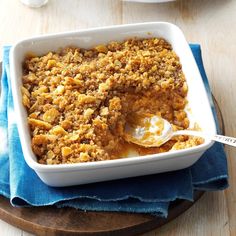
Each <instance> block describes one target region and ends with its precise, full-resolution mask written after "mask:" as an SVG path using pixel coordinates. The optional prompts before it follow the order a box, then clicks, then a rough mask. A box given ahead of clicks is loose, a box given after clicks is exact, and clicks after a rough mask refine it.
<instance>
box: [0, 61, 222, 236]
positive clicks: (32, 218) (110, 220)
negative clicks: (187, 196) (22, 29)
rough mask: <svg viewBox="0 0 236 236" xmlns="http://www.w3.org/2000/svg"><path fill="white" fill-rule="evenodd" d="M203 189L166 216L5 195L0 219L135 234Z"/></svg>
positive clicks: (33, 227)
mask: <svg viewBox="0 0 236 236" xmlns="http://www.w3.org/2000/svg"><path fill="white" fill-rule="evenodd" d="M0 75H1V63H0ZM214 103H215V106H216V110H217V115H218V119H219V123H220V128H221V130H222V133H224V130H225V127H224V122H223V118H222V114H221V111H220V109H219V106H218V104H217V102H216V100H215V99H214ZM203 193H204V192H201V191H195V193H194V202H190V201H185V200H177V201H175V202H173V203H171V205H170V208H169V214H168V218H167V219H163V218H160V217H155V216H151V215H150V214H131V213H119V212H90V211H88V212H84V211H79V210H76V209H73V208H61V209H59V208H56V207H53V206H51V207H29V208H16V207H12V206H11V204H10V202H9V200H8V199H6V198H4V197H2V196H0V219H2V220H4V221H6V222H7V223H9V224H12V225H14V226H16V227H18V228H21V229H23V230H25V231H28V232H31V233H34V234H37V235H47V236H50V235H63V236H64V235H65V236H66V235H137V234H141V233H144V232H147V231H149V230H152V229H154V228H157V227H160V226H162V225H164V224H166V223H168V222H169V221H171V220H173V219H174V218H176V217H177V216H179V215H180V214H181V213H183V212H185V211H186V210H187V209H189V208H190V207H191V206H192V205H193V204H194V203H195V202H196V201H197V200H198V199H199V198H200V197H201V196H202V195H203Z"/></svg>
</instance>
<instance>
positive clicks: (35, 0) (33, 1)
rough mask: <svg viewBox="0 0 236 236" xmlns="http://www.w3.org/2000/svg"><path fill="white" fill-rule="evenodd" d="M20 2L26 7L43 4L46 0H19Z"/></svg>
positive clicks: (36, 6)
mask: <svg viewBox="0 0 236 236" xmlns="http://www.w3.org/2000/svg"><path fill="white" fill-rule="evenodd" d="M21 2H22V3H23V4H25V5H26V6H28V7H34V8H38V7H42V6H43V5H45V4H46V3H47V2H48V0H21Z"/></svg>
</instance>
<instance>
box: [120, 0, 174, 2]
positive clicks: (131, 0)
mask: <svg viewBox="0 0 236 236" xmlns="http://www.w3.org/2000/svg"><path fill="white" fill-rule="evenodd" d="M123 1H124V2H142V3H163V2H174V1H175V0H123Z"/></svg>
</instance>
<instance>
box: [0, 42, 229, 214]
mask: <svg viewBox="0 0 236 236" xmlns="http://www.w3.org/2000/svg"><path fill="white" fill-rule="evenodd" d="M190 47H191V49H192V52H193V55H194V57H195V59H196V61H197V64H198V67H199V70H200V72H201V75H202V79H203V81H204V83H205V86H206V89H207V91H208V95H209V99H210V102H211V105H212V109H213V111H214V113H215V110H214V105H213V102H212V97H211V93H210V88H209V84H208V81H207V77H206V74H205V71H204V68H203V63H202V58H201V49H200V46H199V45H190ZM9 50H10V47H4V48H3V52H4V55H3V73H2V80H1V88H2V89H1V98H0V137H1V141H0V194H1V195H3V196H5V197H7V198H9V199H10V202H11V204H12V205H13V206H47V205H56V206H57V207H63V206H70V207H74V208H78V209H82V210H95V211H124V212H136V213H138V212H140V213H152V214H156V215H158V216H162V217H167V215H168V206H169V204H170V202H171V201H174V200H176V199H187V200H193V191H194V190H196V189H198V190H206V191H215V190H222V189H225V188H226V187H227V186H228V173H227V162H226V156H225V152H224V149H223V147H222V145H221V144H219V143H215V144H214V145H213V147H212V148H210V149H209V150H208V151H207V152H206V153H205V154H204V155H203V156H202V157H201V159H200V160H199V161H198V162H197V163H196V164H194V165H193V166H192V167H190V168H186V169H183V170H179V171H174V172H168V173H162V174H155V175H148V176H142V177H135V178H127V179H122V180H114V181H107V182H101V183H95V184H87V185H83V186H75V187H64V188H53V187H49V186H47V185H45V184H44V183H43V182H42V181H41V180H40V179H39V177H38V176H37V175H36V173H35V172H34V171H33V170H32V169H31V168H30V167H28V165H27V164H26V163H25V161H24V157H23V154H22V150H21V144H20V140H19V135H18V130H17V126H16V119H17V117H16V116H15V114H14V108H13V101H12V94H11V83H10V76H9ZM215 118H216V117H215ZM216 122H217V120H216Z"/></svg>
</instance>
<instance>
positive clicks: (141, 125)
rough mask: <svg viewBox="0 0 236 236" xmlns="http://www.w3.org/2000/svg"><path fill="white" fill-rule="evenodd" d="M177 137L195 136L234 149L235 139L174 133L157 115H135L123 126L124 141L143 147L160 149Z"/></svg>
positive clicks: (181, 131)
mask: <svg viewBox="0 0 236 236" xmlns="http://www.w3.org/2000/svg"><path fill="white" fill-rule="evenodd" d="M178 135H188V136H197V137H201V138H204V139H208V140H214V141H217V142H220V143H224V144H227V145H230V146H233V147H236V138H233V137H228V136H223V135H218V134H215V135H214V134H213V135H212V134H207V133H204V132H201V131H194V130H177V131H174V130H173V128H172V125H171V124H170V122H168V121H167V120H166V119H163V118H162V117H160V116H158V115H152V114H142V115H141V114H135V115H134V116H133V118H132V119H131V120H128V122H127V123H126V126H125V135H124V139H125V140H126V141H127V142H132V143H135V144H137V145H139V146H144V147H160V146H161V145H162V144H164V143H166V142H167V141H169V140H170V139H171V138H172V137H174V136H178Z"/></svg>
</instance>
